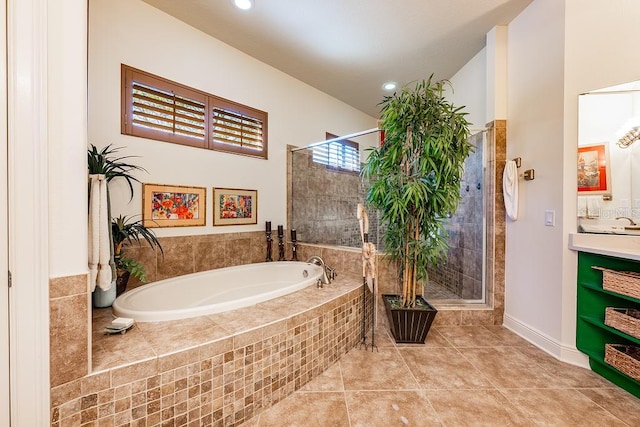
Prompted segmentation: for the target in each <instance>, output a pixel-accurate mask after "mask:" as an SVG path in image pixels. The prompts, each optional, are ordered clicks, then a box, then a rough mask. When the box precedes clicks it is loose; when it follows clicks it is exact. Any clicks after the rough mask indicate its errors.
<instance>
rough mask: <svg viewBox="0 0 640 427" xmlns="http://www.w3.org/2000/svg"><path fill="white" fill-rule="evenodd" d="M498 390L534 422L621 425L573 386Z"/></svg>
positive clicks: (598, 426) (569, 424) (616, 419)
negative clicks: (568, 387)
mask: <svg viewBox="0 0 640 427" xmlns="http://www.w3.org/2000/svg"><path fill="white" fill-rule="evenodd" d="M502 392H503V394H504V395H505V396H506V397H507V399H509V401H510V402H511V403H513V404H514V405H515V406H516V407H517V408H518V409H520V410H521V411H522V412H523V413H524V414H525V415H526V416H528V417H529V418H530V419H532V420H533V421H534V422H535V424H536V425H566V426H578V425H579V426H585V427H586V426H593V427H600V426H624V425H625V424H624V423H623V422H622V421H620V420H619V419H618V418H616V417H615V416H613V415H612V414H611V413H610V412H608V411H606V410H604V409H603V408H602V407H601V406H600V405H597V404H596V403H595V402H594V401H592V400H591V399H589V398H588V397H587V396H585V395H584V394H581V393H580V392H579V391H578V390H575V389H528V390H503V391H502ZM638 414H639V413H636V415H638Z"/></svg>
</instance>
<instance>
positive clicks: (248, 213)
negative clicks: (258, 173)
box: [213, 188, 258, 225]
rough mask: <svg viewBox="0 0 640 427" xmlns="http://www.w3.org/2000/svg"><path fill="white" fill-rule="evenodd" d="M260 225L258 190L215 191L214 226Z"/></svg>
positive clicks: (222, 189) (220, 189) (230, 189)
mask: <svg viewBox="0 0 640 427" xmlns="http://www.w3.org/2000/svg"><path fill="white" fill-rule="evenodd" d="M257 223H258V190H240V189H237V188H214V189H213V225H243V224H257Z"/></svg>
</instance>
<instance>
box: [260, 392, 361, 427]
mask: <svg viewBox="0 0 640 427" xmlns="http://www.w3.org/2000/svg"><path fill="white" fill-rule="evenodd" d="M257 425H258V426H260V427H271V426H277V427H281V426H288V427H296V426H300V427H316V426H317V427H327V426H335V427H340V426H345V427H347V426H349V416H348V415H347V406H346V404H345V399H344V393H332V392H297V393H294V394H292V395H291V396H289V397H287V398H286V399H284V400H282V401H281V402H279V403H278V404H277V405H275V406H272V407H271V408H269V409H267V410H266V411H265V412H263V413H262V414H260V417H259V420H258V424H257Z"/></svg>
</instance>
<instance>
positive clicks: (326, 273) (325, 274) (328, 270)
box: [307, 255, 338, 284]
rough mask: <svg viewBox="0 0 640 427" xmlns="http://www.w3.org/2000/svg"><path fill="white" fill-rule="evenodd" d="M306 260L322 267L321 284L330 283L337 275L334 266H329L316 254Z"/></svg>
mask: <svg viewBox="0 0 640 427" xmlns="http://www.w3.org/2000/svg"><path fill="white" fill-rule="evenodd" d="M307 262H308V263H312V264H315V265H319V266H320V267H322V276H321V277H320V281H321V282H322V283H323V284H329V283H331V281H332V280H333V279H335V278H336V276H337V275H338V273H337V272H336V269H335V268H332V267H329V266H328V265H327V264H325V262H324V260H323V259H322V258H320V257H319V256H317V255H314V256H312V257H311V258H309V259H308V260H307Z"/></svg>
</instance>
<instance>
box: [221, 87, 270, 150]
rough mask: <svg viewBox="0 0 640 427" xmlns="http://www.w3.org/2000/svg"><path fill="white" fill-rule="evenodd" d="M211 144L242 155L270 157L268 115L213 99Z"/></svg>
mask: <svg viewBox="0 0 640 427" xmlns="http://www.w3.org/2000/svg"><path fill="white" fill-rule="evenodd" d="M211 105H212V108H211V111H212V112H211V144H212V146H213V148H214V149H223V150H225V151H231V152H235V153H240V154H248V155H252V156H255V155H261V154H262V153H264V155H265V156H266V123H267V113H265V112H263V111H260V110H255V109H253V108H250V107H245V106H242V105H240V104H235V103H231V102H230V101H227V100H224V99H221V98H217V97H211Z"/></svg>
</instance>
